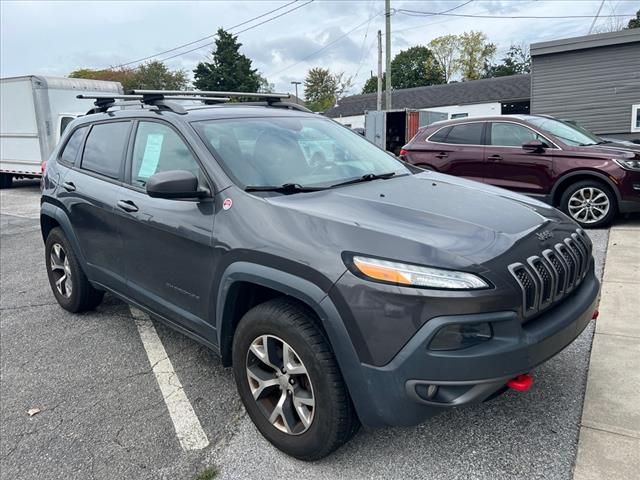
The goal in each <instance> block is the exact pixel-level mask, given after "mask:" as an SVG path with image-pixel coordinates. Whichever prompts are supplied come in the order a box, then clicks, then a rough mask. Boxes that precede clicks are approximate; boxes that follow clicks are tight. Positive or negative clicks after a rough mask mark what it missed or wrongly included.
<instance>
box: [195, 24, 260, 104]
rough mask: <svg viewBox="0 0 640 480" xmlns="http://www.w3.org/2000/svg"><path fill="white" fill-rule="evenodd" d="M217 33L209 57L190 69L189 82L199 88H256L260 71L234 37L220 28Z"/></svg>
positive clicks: (236, 90)
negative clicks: (191, 72) (191, 71)
mask: <svg viewBox="0 0 640 480" xmlns="http://www.w3.org/2000/svg"><path fill="white" fill-rule="evenodd" d="M217 35H218V38H217V39H216V42H215V43H216V47H215V50H214V51H213V52H212V53H211V61H210V62H200V63H199V64H198V65H197V66H196V68H195V70H194V71H193V74H194V82H193V85H194V86H195V87H196V88H197V89H199V90H222V91H235V92H257V91H258V88H260V75H259V74H258V70H257V69H255V68H251V60H250V59H249V58H248V57H246V56H245V55H243V54H242V53H240V47H241V46H242V44H241V43H238V37H237V36H233V35H232V34H231V33H228V32H226V31H225V30H224V29H222V28H220V29H218V33H217Z"/></svg>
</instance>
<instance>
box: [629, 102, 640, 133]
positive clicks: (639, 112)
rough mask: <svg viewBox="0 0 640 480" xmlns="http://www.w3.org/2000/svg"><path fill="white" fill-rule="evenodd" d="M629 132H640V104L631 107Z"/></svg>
mask: <svg viewBox="0 0 640 480" xmlns="http://www.w3.org/2000/svg"><path fill="white" fill-rule="evenodd" d="M631 131H632V132H640V104H638V105H631Z"/></svg>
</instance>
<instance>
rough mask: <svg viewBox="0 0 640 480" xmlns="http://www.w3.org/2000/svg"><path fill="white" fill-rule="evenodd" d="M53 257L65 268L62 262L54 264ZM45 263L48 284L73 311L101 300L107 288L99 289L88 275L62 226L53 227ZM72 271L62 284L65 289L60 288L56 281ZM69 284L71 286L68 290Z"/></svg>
mask: <svg viewBox="0 0 640 480" xmlns="http://www.w3.org/2000/svg"><path fill="white" fill-rule="evenodd" d="M58 247H60V248H58ZM60 252H61V253H60ZM54 258H56V259H57V260H55V263H56V265H59V266H60V265H61V266H62V267H63V268H60V267H59V266H58V268H54V260H53V259H54ZM65 260H66V261H65ZM67 262H68V263H67ZM45 263H46V265H47V276H48V277H49V285H50V286H51V290H52V291H53V295H54V296H55V297H56V300H57V301H58V303H59V304H60V306H61V307H62V308H64V309H65V310H68V311H70V312H73V313H77V312H84V311H86V310H93V309H94V308H96V307H97V306H98V305H99V304H100V302H102V297H103V296H104V291H102V290H97V289H96V288H94V287H93V286H92V285H91V283H89V280H87V276H86V275H85V274H84V272H83V271H82V268H81V267H80V264H79V263H78V259H77V258H76V255H75V253H74V251H73V249H72V248H71V244H70V243H69V241H68V240H67V237H65V235H64V232H63V231H62V229H61V228H59V227H56V228H54V229H52V230H51V232H49V236H48V237H47V241H46V243H45ZM67 268H68V271H67ZM69 272H70V273H71V275H69V276H68V277H66V278H67V279H66V280H65V281H64V282H63V285H62V286H61V289H62V291H59V290H58V287H57V286H56V282H57V281H59V280H60V278H61V277H62V276H64V275H67V273H69ZM69 279H70V280H69ZM67 282H69V283H67ZM69 284H70V287H71V288H69V290H67V288H68V287H67V286H68V285H69ZM67 293H68V295H67Z"/></svg>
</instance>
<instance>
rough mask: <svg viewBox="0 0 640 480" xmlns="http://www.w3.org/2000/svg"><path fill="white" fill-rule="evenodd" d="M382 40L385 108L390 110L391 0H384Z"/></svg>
mask: <svg viewBox="0 0 640 480" xmlns="http://www.w3.org/2000/svg"><path fill="white" fill-rule="evenodd" d="M384 19H385V23H384V35H385V38H384V41H385V52H384V53H385V56H386V58H385V60H386V61H385V68H384V69H385V73H386V77H387V78H386V82H385V88H386V92H385V109H386V110H391V0H384Z"/></svg>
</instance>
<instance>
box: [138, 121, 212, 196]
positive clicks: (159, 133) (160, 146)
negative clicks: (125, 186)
mask: <svg viewBox="0 0 640 480" xmlns="http://www.w3.org/2000/svg"><path fill="white" fill-rule="evenodd" d="M168 170H187V171H189V172H191V173H193V174H194V175H195V176H196V177H198V178H199V179H201V180H202V175H201V173H200V167H199V165H198V162H197V161H196V159H195V158H194V157H193V155H192V154H191V151H190V150H189V149H188V148H187V145H186V144H185V143H184V142H183V141H182V139H181V138H180V136H179V135H178V134H177V133H176V132H175V131H174V130H173V129H172V128H170V127H168V126H166V125H163V124H161V123H157V122H144V121H141V122H140V123H139V124H138V131H137V133H136V141H135V144H134V146H133V163H132V170H131V183H132V184H133V185H137V186H141V187H143V186H144V185H145V184H146V183H147V180H148V179H149V177H150V176H152V175H154V174H156V173H159V172H166V171H168Z"/></svg>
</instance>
